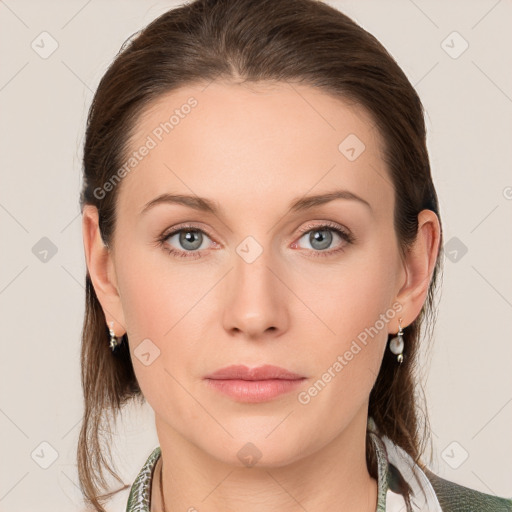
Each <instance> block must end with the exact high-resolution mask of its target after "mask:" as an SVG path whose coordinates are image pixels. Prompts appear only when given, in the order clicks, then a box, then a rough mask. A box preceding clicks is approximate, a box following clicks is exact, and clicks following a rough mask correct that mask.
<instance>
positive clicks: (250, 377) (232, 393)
mask: <svg viewBox="0 0 512 512" xmlns="http://www.w3.org/2000/svg"><path fill="white" fill-rule="evenodd" d="M305 380H306V377H304V376H302V375H299V374H297V373H295V372H291V371H289V370H286V369H284V368H280V367H278V366H272V365H264V366H260V367H257V368H248V367H247V366H244V365H233V366H228V367H226V368H222V369H220V370H217V371H216V372H214V373H212V374H210V375H207V376H206V377H205V381H206V383H207V385H208V386H209V387H211V388H212V389H214V390H216V391H219V392H221V393H223V394H225V395H227V396H229V397H230V398H232V399H234V400H236V401H238V402H249V403H256V402H266V401H269V400H272V399H273V398H276V397H278V396H280V395H283V394H285V393H289V392H291V391H293V390H294V389H296V388H297V387H298V386H300V385H301V384H302V383H303V382H304V381H305Z"/></svg>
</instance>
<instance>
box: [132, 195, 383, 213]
mask: <svg viewBox="0 0 512 512" xmlns="http://www.w3.org/2000/svg"><path fill="white" fill-rule="evenodd" d="M335 199H347V200H352V201H358V202H360V203H361V204H364V205H365V206H367V207H368V208H369V209H370V211H373V210H372V207H371V205H370V203H369V202H368V201H366V200H365V199H363V198H362V197H359V196H358V195H357V194H354V193H353V192H350V191H349V190H334V191H332V192H327V193H324V194H317V195H314V196H306V197H302V198H299V199H295V200H294V201H292V203H291V204H290V206H289V210H290V211H291V212H293V213H296V212H299V211H304V210H309V209H311V208H314V207H315V206H321V205H323V204H326V203H329V202H331V201H334V200H335ZM159 204H180V205H183V206H187V207H189V208H192V209H194V210H198V211H202V212H209V213H212V214H214V215H218V214H219V212H220V206H219V204H218V203H217V202H216V201H212V200H211V199H206V198H205V197H199V196H190V195H184V194H169V193H164V194H161V195H159V196H157V197H155V198H154V199H152V200H151V201H149V202H148V203H146V204H145V205H144V207H143V208H142V210H141V212H140V215H143V214H145V213H146V212H148V211H149V210H150V209H152V208H154V207H155V206H157V205H159Z"/></svg>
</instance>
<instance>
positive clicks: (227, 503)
mask: <svg viewBox="0 0 512 512" xmlns="http://www.w3.org/2000/svg"><path fill="white" fill-rule="evenodd" d="M158 420H159V418H157V430H158V432H159V435H158V438H159V440H160V448H161V451H162V455H161V457H160V458H159V460H158V463H157V465H156V467H155V471H154V474H153V479H152V492H151V504H152V505H151V511H152V512H156V511H158V512H164V509H163V506H162V500H161V498H160V494H161V490H160V485H159V481H160V477H161V475H160V473H161V471H162V466H163V467H164V468H165V469H164V470H163V473H162V476H163V496H164V501H165V512H175V511H177V510H191V511H194V510H202V509H206V508H207V509H208V510H209V511H211V512H221V511H222V512H234V511H238V510H244V511H247V512H263V511H265V512H266V511H268V510H280V511H283V512H296V511H297V510H307V511H308V512H320V511H322V512H326V511H333V512H334V511H339V510H344V509H345V510H355V511H360V512H375V510H376V508H377V481H376V480H375V479H373V478H372V477H371V476H370V474H369V472H368V468H367V465H366V451H365V441H366V423H362V422H361V421H358V422H355V425H354V424H351V425H349V426H347V427H346V428H345V429H344V430H343V432H341V433H340V434H338V435H337V436H336V437H335V438H334V439H332V441H331V442H330V443H328V444H327V445H326V446H324V447H323V448H321V449H320V450H318V451H316V452H314V453H312V454H310V455H308V456H306V457H303V458H300V459H297V460H295V461H294V462H291V463H289V464H286V465H281V466H272V467H270V466H265V467H259V464H257V465H255V466H252V467H240V466H236V465H230V464H226V463H224V462H223V461H219V460H218V459H216V458H213V457H211V456H210V455H209V454H206V453H205V452H204V451H202V450H200V449H199V448H198V447H197V446H196V445H192V444H191V443H189V442H188V441H187V440H186V439H185V438H183V437H182V436H181V435H179V434H178V433H177V432H176V431H174V430H173V429H171V428H170V427H169V425H166V424H164V423H161V422H159V421H158ZM363 420H365V418H363ZM361 426H362V427H363V428H362V429H361ZM162 434H163V435H162Z"/></svg>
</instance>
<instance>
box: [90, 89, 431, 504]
mask: <svg viewBox="0 0 512 512" xmlns="http://www.w3.org/2000/svg"><path fill="white" fill-rule="evenodd" d="M191 95H193V96H194V97H195V98H196V99H197V101H198V105H197V106H196V107H195V108H194V109H193V110H192V111H191V113H190V114H189V115H188V116H186V117H185V118H184V119H182V120H180V123H179V124H178V125H177V126H176V127H175V128H174V129H173V131H172V132H170V133H169V134H168V135H166V136H165V137H164V138H163V140H162V141H161V142H160V143H159V144H158V145H157V147H155V148H154V149H152V150H151V151H150V153H149V154H148V155H147V156H146V157H145V158H144V159H143V160H142V161H141V162H140V163H139V164H138V165H137V167H136V168H135V169H134V170H133V171H132V172H131V173H129V174H127V175H126V176H125V177H124V178H123V180H122V182H121V184H120V185H118V186H119V187H120V189H119V190H118V193H119V197H118V218H117V225H116V231H115V235H114V243H113V247H112V248H111V250H108V249H107V248H106V247H105V246H104V245H103V243H102V241H101V239H100V235H99V231H98V224H97V211H96V209H95V208H94V207H91V206H87V207H86V208H85V209H84V213H83V235H84V247H85V255H86V260H87V267H88V269H89V273H90V275H91V279H92V282H93V285H94V287H95V290H96V293H97V296H98V299H99V300H100V302H101V305H102V307H103V310H104V312H105V317H106V320H107V322H110V321H114V329H115V332H116V335H117V336H121V335H122V334H123V333H124V332H127V333H128V339H129V347H130V351H131V354H132V360H133V364H134V370H135V373H136V376H137V379H138V382H139V384H140V387H141V389H142V391H143V393H144V396H145V398H146V400H147V401H148V403H149V405H150V406H151V407H152V409H153V410H154V412H155V423H156V430H157V434H158V439H159V441H160V446H161V449H162V458H161V459H160V461H159V463H158V465H157V467H156V470H155V478H154V480H153V487H152V506H151V509H152V510H153V511H155V510H161V503H160V497H159V494H160V490H159V487H158V479H159V476H160V475H159V472H160V470H161V467H162V465H161V463H163V468H164V469H163V482H164V485H163V487H164V496H165V504H166V510H167V511H168V512H170V511H171V510H189V509H190V510H194V509H191V507H195V509H197V510H209V511H223V512H225V511H236V510H242V509H243V510H245V511H248V512H260V511H268V510H282V511H297V510H304V509H305V510H308V512H316V511H320V510H322V511H323V512H325V511H326V510H329V511H331V510H332V511H335V510H336V511H337V510H358V511H366V510H368V511H374V510H375V508H376V504H377V482H376V480H375V479H372V478H371V477H370V475H369V473H368V468H367V465H366V459H365V434H366V423H367V410H368V401H369V395H370V391H371V389H372V387H373V384H374V382H375V379H376V377H377V374H378V371H379V368H380V364H381V361H382V357H383V353H384V350H386V342H387V339H388V334H390V333H392V334H395V333H396V332H397V331H398V318H402V327H406V326H407V325H409V324H410V323H411V322H413V321H414V319H415V318H416V317H417V316H418V314H419V313H420V310H421V308H422V306H423V304H424V302H425V300H426V295H427V291H428V285H429V283H430V280H431V277H432V272H433V269H434V265H435V261H436V256H437V252H438V247H439V236H440V226H439V221H438V219H437V216H436V215H435V214H434V213H433V212H432V211H430V210H424V211H422V212H421V213H420V214H419V216H418V220H419V228H418V237H417V240H416V242H415V244H414V246H413V247H412V248H411V250H410V252H408V254H407V255H406V257H405V258H401V257H400V253H399V246H398V241H397V238H396V233H395V231H394V227H393V211H394V204H395V202H394V191H393V187H392V185H391V181H390V179H389V177H388V176H389V175H388V171H387V170H386V168H385V165H384V162H383V157H382V140H381V136H380V134H379V133H378V131H377V129H376V128H375V127H374V124H375V123H374V122H373V121H372V119H371V117H370V116H369V115H368V114H367V113H366V112H365V111H364V110H363V109H362V108H361V107H359V106H357V105H354V104H349V103H348V102H346V101H342V100H340V99H339V98H334V97H332V96H330V95H327V94H325V93H323V92H321V91H319V90H317V89H314V88H312V87H309V86H306V85H293V87H292V86H291V85H289V84H286V83H273V84H269V83H266V84H263V83H259V84H257V85H256V84H251V85H250V86H248V85H243V84H239V83H235V82H219V81H217V82H213V83H211V84H210V85H208V87H206V88H205V84H201V85H190V86H187V87H186V88H183V89H179V90H176V91H173V92H171V93H168V94H166V95H165V96H163V97H160V98H159V99H158V100H157V101H156V102H154V103H153V104H152V105H151V107H150V108H148V109H147V110H146V111H145V113H144V115H143V116H142V117H141V119H139V121H138V123H137V125H136V131H135V132H134V135H133V137H132V148H133V150H135V149H137V148H139V147H140V146H141V145H142V144H143V143H144V141H145V140H146V137H147V136H148V134H151V132H152V130H154V128H155V127H156V126H158V125H159V123H160V122H162V121H163V120H165V119H168V117H169V114H168V113H169V112H172V110H173V109H175V108H179V107H180V106H181V105H183V104H184V103H185V102H186V101H187V99H188V98H189V97H190V96H191ZM349 134H356V135H357V137H358V138H359V139H360V140H361V141H363V142H364V144H365V150H364V151H363V153H362V154H361V155H360V156H359V157H358V158H357V159H356V160H354V161H349V160H348V159H347V158H346V157H345V156H344V155H343V154H342V153H341V152H340V151H339V149H338V146H339V144H340V142H341V141H343V140H344V139H345V138H346V137H347V136H348V135H349ZM334 189H346V190H349V191H351V192H353V193H355V194H357V195H359V196H361V197H362V198H364V199H365V200H366V201H368V203H369V204H370V205H371V209H370V208H368V207H366V206H365V205H364V204H362V203H359V202H357V201H354V200H348V199H337V200H334V201H332V202H329V203H326V204H323V205H320V206H316V207H314V208H313V209H310V210H306V211H301V212H298V213H292V212H290V211H289V208H288V206H289V204H290V203H291V202H292V201H293V200H295V199H298V198H301V197H303V196H305V195H314V194H320V193H324V192H327V191H331V190H334ZM163 192H169V193H179V194H192V195H197V196H200V197H206V198H209V199H212V200H215V201H217V202H218V204H219V206H220V208H221V212H220V213H219V214H218V215H214V214H211V213H205V212H198V211H195V210H193V209H191V208H189V207H186V206H183V205H175V204H174V205H173V204H163V205H158V206H156V207H155V208H153V209H151V210H149V211H148V212H147V213H146V214H144V215H142V216H139V212H140V211H141V210H142V208H143V207H144V205H145V204H146V203H147V202H148V201H150V200H152V199H153V198H155V197H156V196H158V195H159V194H161V193H163ZM325 221H330V222H331V223H335V224H336V225H337V226H339V227H341V228H343V227H344V228H346V229H347V230H349V231H350V233H352V234H353V235H354V236H355V237H356V241H355V242H354V243H352V244H349V243H347V242H346V241H345V240H344V239H342V238H340V237H339V236H337V235H336V233H334V232H332V231H329V233H330V234H331V235H332V241H331V243H330V245H327V249H324V250H323V251H322V249H319V248H318V247H319V244H318V243H315V241H314V239H313V241H312V240H311V238H310V235H311V236H313V235H315V234H318V233H317V232H316V231H314V229H315V228H316V229H318V226H322V224H323V222H325ZM186 222H191V223H193V224H194V228H195V229H202V230H203V231H204V232H205V234H204V235H203V243H202V244H201V246H200V249H199V250H198V249H194V250H195V254H196V255H197V254H200V255H201V257H199V258H194V257H189V258H180V257H173V256H172V255H170V254H169V253H168V252H166V251H165V247H166V246H167V247H173V248H174V249H176V250H178V251H181V252H182V253H187V248H189V252H188V254H190V253H191V251H190V244H189V245H186V242H185V245H183V240H182V244H180V240H179V234H178V235H174V236H172V237H170V238H168V239H167V241H166V242H164V246H163V247H162V246H160V247H159V246H157V244H156V243H155V240H156V239H157V238H158V237H159V236H160V235H161V234H163V233H164V232H165V231H166V230H167V231H169V228H171V227H173V226H176V227H179V226H180V225H181V224H183V223H186ZM310 225H313V226H312V227H311V228H310V229H309V231H305V232H304V233H301V232H299V229H300V228H304V227H309V226H310ZM322 229H326V228H320V231H322ZM311 230H313V232H312V231H311ZM329 233H327V236H329ZM184 234H185V233H184ZM248 236H252V237H254V239H256V240H257V242H258V243H259V244H260V246H261V248H262V251H263V252H262V253H261V255H260V256H259V257H258V258H257V259H256V260H255V261H253V262H252V263H248V262H247V261H245V260H244V259H243V258H242V257H241V256H239V254H238V253H237V252H236V249H237V247H238V246H239V244H240V243H241V242H242V241H243V240H244V239H245V238H246V237H248ZM327 244H328V242H327ZM198 245H199V242H198ZM340 247H342V248H343V250H342V251H340V252H337V253H333V252H332V251H334V250H336V249H338V248H340ZM329 251H330V252H331V254H330V255H327V256H322V254H323V255H325V254H326V253H327V252H329ZM192 252H193V251H192ZM315 253H316V254H318V253H321V254H319V257H315V256H314V254H315ZM393 304H399V305H401V307H402V309H401V311H400V312H399V313H397V314H396V315H394V318H391V319H390V320H388V322H387V323H385V325H384V328H382V329H381V330H379V332H378V334H377V335H374V336H373V338H369V340H370V341H369V342H368V343H367V345H365V346H363V348H362V350H360V351H359V352H358V353H357V355H355V356H354V357H353V359H352V360H351V361H349V362H348V364H346V366H344V367H343V370H342V371H340V372H338V373H337V374H336V376H335V377H334V378H332V380H331V381H330V382H329V383H328V384H327V385H326V386H325V387H324V388H323V389H322V390H321V392H319V393H318V394H317V396H315V397H314V398H312V399H311V401H310V402H309V403H308V404H306V405H304V404H301V403H300V402H299V401H298V399H297V395H298V393H299V392H300V391H301V390H307V389H308V388H310V387H311V386H312V384H313V383H314V382H316V381H317V380H318V379H320V378H321V377H322V374H324V373H325V372H326V371H327V369H328V368H329V367H332V365H333V363H334V362H335V361H336V359H337V357H338V355H343V354H344V353H345V352H346V351H347V350H348V349H349V348H350V346H351V343H352V341H353V340H355V339H356V338H357V336H358V334H359V333H361V332H362V331H364V329H365V328H369V327H370V326H373V325H375V323H376V321H377V320H378V319H379V315H381V314H383V313H385V312H386V311H389V310H390V309H391V310H392V306H393ZM146 338H149V339H150V340H151V343H153V344H154V346H156V347H158V349H159V350H160V355H159V357H157V358H156V359H155V360H154V361H153V362H152V363H151V364H150V365H148V366H146V365H144V364H143V363H142V362H141V361H140V360H139V359H138V357H136V355H135V353H134V351H135V350H136V348H137V347H138V345H139V344H140V343H141V342H142V340H144V339H146ZM231 364H246V365H247V366H249V367H253V366H259V365H261V364H274V365H277V366H281V367H284V368H286V369H288V370H291V371H294V372H296V373H299V374H301V375H303V376H305V377H306V379H305V380H304V381H303V385H302V384H301V387H299V388H298V389H297V390H296V391H293V392H291V393H287V394H284V395H280V396H278V397H277V398H274V399H272V400H269V401H267V402H261V403H241V402H237V401H235V400H233V399H231V398H229V397H227V396H225V395H224V394H221V393H219V392H218V391H216V390H213V389H210V388H209V387H208V386H207V385H206V383H205V381H204V379H203V378H204V377H205V376H206V375H207V374H209V373H211V372H213V371H215V370H217V369H220V368H222V367H225V366H228V365H231ZM248 442H251V443H253V444H254V445H255V446H256V447H257V448H258V449H259V451H260V452H261V454H262V455H261V458H260V459H259V460H258V462H257V464H256V465H254V466H253V467H246V466H244V464H243V463H241V461H240V460H239V459H238V457H237V452H238V451H239V450H240V449H241V448H242V447H243V446H244V445H245V444H246V443H248ZM249 497H250V498H249Z"/></svg>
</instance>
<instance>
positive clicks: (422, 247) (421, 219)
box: [396, 210, 441, 325]
mask: <svg viewBox="0 0 512 512" xmlns="http://www.w3.org/2000/svg"><path fill="white" fill-rule="evenodd" d="M440 235H441V227H440V223H439V219H438V217H437V215H436V214H435V212H433V211H431V210H422V211H421V212H420V213H419V214H418V234H417V237H416V240H415V241H414V243H413V245H412V246H411V247H410V249H409V250H408V251H407V254H406V256H405V259H404V266H405V272H406V282H405V284H404V285H403V286H402V288H401V289H400V292H399V294H398V295H397V297H396V300H397V301H398V302H400V303H401V304H402V306H403V314H402V316H403V319H404V325H409V324H411V323H412V322H413V321H414V320H415V319H416V317H417V316H418V315H419V313H420V311H421V309H422V307H423V304H424V303H425V300H426V298H427V294H428V289H429V286H430V282H431V279H432V274H433V271H434V267H435V264H436V261H437V257H438V253H439V242H440Z"/></svg>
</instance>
